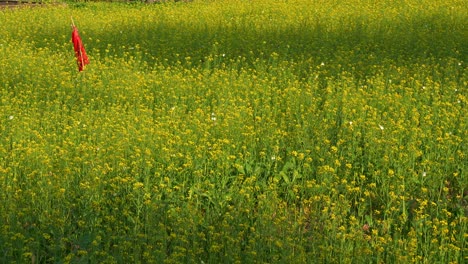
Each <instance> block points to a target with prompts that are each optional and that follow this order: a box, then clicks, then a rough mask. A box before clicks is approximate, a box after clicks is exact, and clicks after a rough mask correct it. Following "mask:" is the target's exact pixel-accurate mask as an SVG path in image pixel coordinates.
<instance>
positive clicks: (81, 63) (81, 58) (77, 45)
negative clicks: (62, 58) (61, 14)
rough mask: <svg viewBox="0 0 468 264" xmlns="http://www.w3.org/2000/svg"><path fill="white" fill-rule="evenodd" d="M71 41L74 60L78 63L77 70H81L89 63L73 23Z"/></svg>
mask: <svg viewBox="0 0 468 264" xmlns="http://www.w3.org/2000/svg"><path fill="white" fill-rule="evenodd" d="M72 27H73V32H72V42H73V48H74V49H75V55H76V62H77V64H78V70H79V71H82V70H83V69H84V67H85V65H87V64H89V59H88V56H87V55H86V51H85V48H84V46H83V42H82V41H81V38H80V35H79V34H78V29H77V28H76V27H75V26H74V25H73V26H72Z"/></svg>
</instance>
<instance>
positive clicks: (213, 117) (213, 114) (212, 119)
mask: <svg viewBox="0 0 468 264" xmlns="http://www.w3.org/2000/svg"><path fill="white" fill-rule="evenodd" d="M211 121H216V115H215V113H211Z"/></svg>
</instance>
